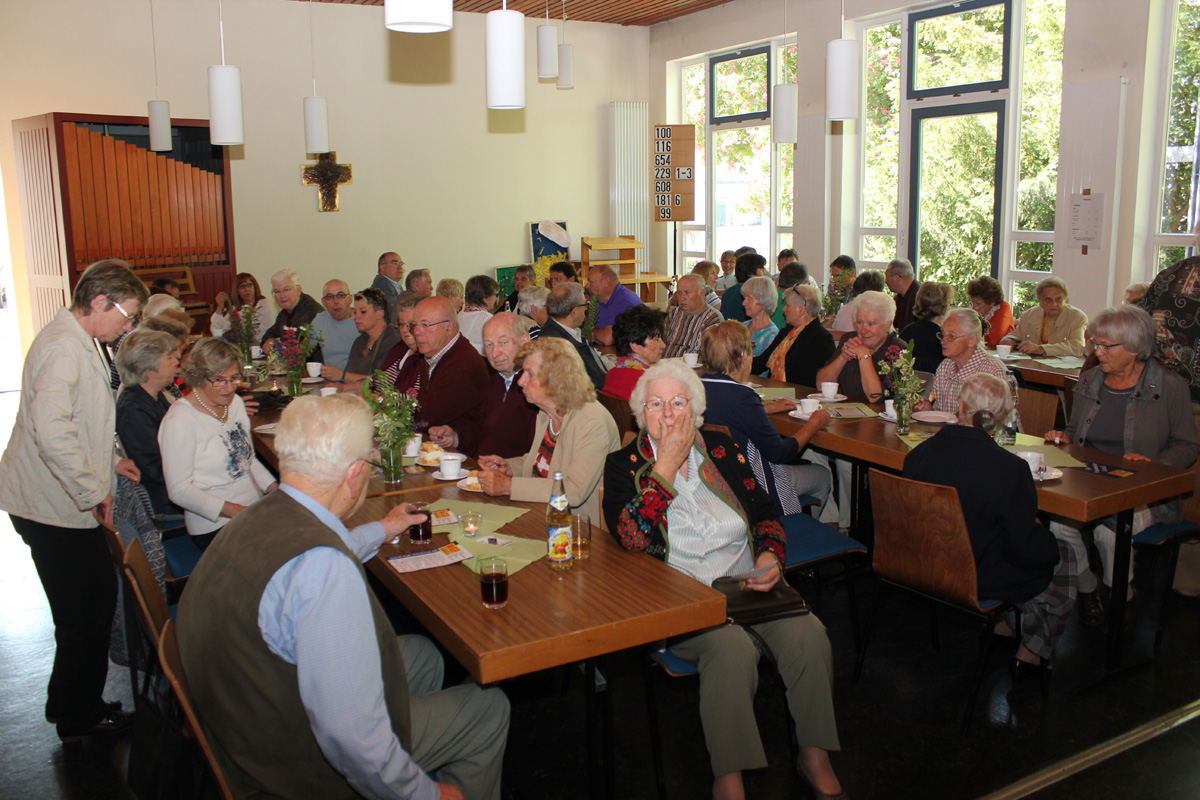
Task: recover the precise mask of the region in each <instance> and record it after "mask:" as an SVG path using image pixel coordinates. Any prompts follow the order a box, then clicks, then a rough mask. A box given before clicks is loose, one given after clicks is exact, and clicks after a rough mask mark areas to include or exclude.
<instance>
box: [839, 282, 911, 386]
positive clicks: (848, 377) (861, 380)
mask: <svg viewBox="0 0 1200 800" xmlns="http://www.w3.org/2000/svg"><path fill="white" fill-rule="evenodd" d="M852 306H853V307H852V311H851V313H852V315H853V317H854V335H853V336H847V337H846V338H844V339H842V340H841V341H840V342H838V345H837V348H836V349H835V350H834V353H833V357H832V358H831V359H830V360H829V362H828V363H827V364H825V366H824V367H822V368H821V370H820V372H818V373H817V383H818V384H820V383H824V382H826V381H837V383H838V387H839V389H838V391H840V392H841V393H842V394H844V395H846V396H847V397H849V398H850V399H851V400H866V401H867V402H868V403H878V402H881V401H882V400H883V384H882V383H881V382H880V380H879V372H878V368H879V365H880V364H881V363H883V361H884V359H888V360H891V359H894V358H895V357H896V356H897V355H899V354H900V351H901V350H904V348H905V347H906V345H905V344H904V342H902V341H900V338H899V337H898V336H896V334H894V333H892V318H893V317H894V316H895V315H896V301H895V300H893V299H892V298H891V297H890V296H888V295H886V294H884V293H883V292H863V293H862V294H860V295H859V296H858V297H856V298H854V300H853V301H852ZM893 348H894V349H893Z"/></svg>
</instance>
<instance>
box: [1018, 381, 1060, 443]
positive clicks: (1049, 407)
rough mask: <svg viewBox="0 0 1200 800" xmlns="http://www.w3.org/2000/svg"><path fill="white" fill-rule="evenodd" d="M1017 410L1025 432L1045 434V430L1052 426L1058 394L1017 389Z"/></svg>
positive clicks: (1056, 408) (1056, 411) (1035, 434)
mask: <svg viewBox="0 0 1200 800" xmlns="http://www.w3.org/2000/svg"><path fill="white" fill-rule="evenodd" d="M1017 411H1018V412H1020V414H1021V427H1022V429H1023V430H1024V432H1025V433H1028V434H1029V435H1030V436H1045V435H1046V431H1048V430H1051V429H1053V428H1054V417H1055V415H1056V414H1057V413H1058V395H1057V394H1050V393H1049V392H1039V391H1038V390H1036V389H1018V390H1017Z"/></svg>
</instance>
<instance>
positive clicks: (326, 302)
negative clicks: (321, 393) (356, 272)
mask: <svg viewBox="0 0 1200 800" xmlns="http://www.w3.org/2000/svg"><path fill="white" fill-rule="evenodd" d="M321 305H323V306H325V310H324V311H322V312H321V313H320V314H317V316H316V317H315V318H314V319H313V322H312V326H313V331H314V332H315V331H320V332H321V335H322V339H321V346H320V347H319V348H317V349H316V350H314V351H313V352H312V355H310V356H309V360H310V361H320V362H321V363H323V364H324V365H325V366H323V367H322V368H321V377H322V378H324V379H325V380H327V381H336V380H338V379H340V378H341V377H342V371H343V370H345V369H346V362H347V361H349V360H350V347H351V346H352V345H353V344H354V340H355V339H357V338H358V328H357V327H356V326H355V324H354V295H352V294H350V287H349V286H347V285H346V282H345V281H341V280H337V279H336V278H335V279H334V280H331V281H328V282H327V283H326V284H325V289H324V291H323V292H322V293H321Z"/></svg>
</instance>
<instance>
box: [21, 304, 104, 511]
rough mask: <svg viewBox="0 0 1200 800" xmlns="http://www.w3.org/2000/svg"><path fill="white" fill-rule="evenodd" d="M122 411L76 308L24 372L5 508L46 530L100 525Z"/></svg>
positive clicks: (39, 343)
mask: <svg viewBox="0 0 1200 800" xmlns="http://www.w3.org/2000/svg"><path fill="white" fill-rule="evenodd" d="M116 421H117V411H116V405H115V404H114V403H113V393H112V388H111V387H110V386H109V375H108V368H107V366H106V365H105V364H104V363H103V362H102V361H101V359H100V353H99V352H98V351H97V350H96V344H95V341H94V340H93V339H92V337H90V336H88V334H87V333H86V332H85V331H84V329H83V327H82V326H81V325H80V324H79V321H78V320H76V319H75V316H74V315H73V314H72V313H71V311H70V309H66V308H63V309H59V312H58V314H57V315H55V317H54V320H53V321H52V322H51V323H50V324H49V325H47V326H46V327H45V328H42V330H41V332H40V333H39V334H38V335H37V338H36V339H34V340H33V346H32V347H30V348H29V355H27V356H26V357H25V367H24V369H23V371H22V374H21V407H20V410H18V411H17V422H16V424H15V425H14V426H13V432H12V438H11V439H10V440H9V442H8V449H7V450H5V451H4V457H3V459H0V508H2V509H4V510H5V511H7V512H9V513H10V514H16V515H17V516H19V517H25V518H26V519H31V520H33V521H35V522H41V523H43V524H46V525H58V526H60V527H63V528H94V527H96V520H95V518H94V517H92V515H91V513H90V510H91V509H92V508H93V507H94V506H97V505H99V504H100V503H101V501H103V500H104V498H105V497H107V496H108V495H109V494H110V493H111V492H112V482H113V467H114V466H115V464H116V456H115V450H114V448H113V441H114V440H113V431H114V430H115V427H116Z"/></svg>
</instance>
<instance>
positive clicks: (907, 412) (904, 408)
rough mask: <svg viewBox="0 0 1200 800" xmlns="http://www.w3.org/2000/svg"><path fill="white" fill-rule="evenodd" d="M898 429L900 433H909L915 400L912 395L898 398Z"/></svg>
mask: <svg viewBox="0 0 1200 800" xmlns="http://www.w3.org/2000/svg"><path fill="white" fill-rule="evenodd" d="M895 405H896V429H897V430H898V431H899V432H900V433H902V434H903V433H908V429H909V427H910V426H911V425H912V412H913V401H912V398H911V397H897V398H896V404H895Z"/></svg>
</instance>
